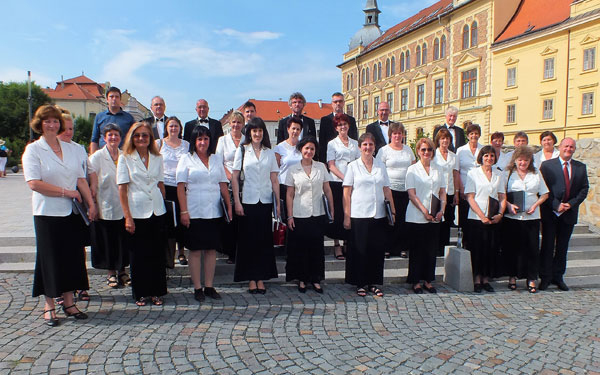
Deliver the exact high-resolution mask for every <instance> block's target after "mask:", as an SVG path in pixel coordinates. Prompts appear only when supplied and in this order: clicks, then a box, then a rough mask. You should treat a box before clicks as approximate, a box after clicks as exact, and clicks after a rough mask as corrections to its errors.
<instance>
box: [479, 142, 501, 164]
mask: <svg viewBox="0 0 600 375" xmlns="http://www.w3.org/2000/svg"><path fill="white" fill-rule="evenodd" d="M485 154H492V155H494V161H497V160H496V150H494V148H493V147H492V146H490V145H485V146H483V147H482V148H481V150H479V154H477V164H479V165H483V155H485Z"/></svg>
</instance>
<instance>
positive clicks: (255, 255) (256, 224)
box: [231, 117, 281, 294]
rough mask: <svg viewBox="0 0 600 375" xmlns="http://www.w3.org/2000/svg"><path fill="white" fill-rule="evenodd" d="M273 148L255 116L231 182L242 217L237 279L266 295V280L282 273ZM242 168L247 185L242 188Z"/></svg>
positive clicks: (250, 288)
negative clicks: (277, 242)
mask: <svg viewBox="0 0 600 375" xmlns="http://www.w3.org/2000/svg"><path fill="white" fill-rule="evenodd" d="M270 147H271V142H270V141H269V133H268V132H267V127H266V126H265V123H264V122H263V120H262V119H261V118H259V117H255V118H253V119H252V120H250V121H249V122H248V125H247V127H246V138H245V139H244V141H243V142H242V144H241V145H240V147H239V148H238V149H237V151H236V153H235V161H234V162H233V176H232V178H231V184H232V187H233V199H234V201H235V212H236V214H237V215H238V216H240V218H239V219H240V224H239V225H240V227H239V237H238V238H239V239H240V240H239V244H238V248H237V254H236V259H235V271H234V276H233V280H234V281H248V292H249V293H251V294H256V293H260V294H265V293H266V292H267V289H266V288H265V284H264V282H263V280H269V279H272V278H276V277H277V276H278V274H277V265H276V263H275V251H274V249H273V233H272V230H271V226H272V222H271V215H272V212H273V205H275V210H276V213H277V216H278V217H279V214H280V212H281V211H280V209H281V208H280V207H279V181H278V179H277V175H278V174H279V168H278V167H277V159H276V158H275V153H274V152H273V151H272V150H271V149H270ZM241 171H243V181H242V184H243V185H242V187H241V189H240V172H241ZM240 192H241V197H240ZM273 196H275V202H273Z"/></svg>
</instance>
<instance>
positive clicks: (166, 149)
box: [156, 139, 190, 186]
mask: <svg viewBox="0 0 600 375" xmlns="http://www.w3.org/2000/svg"><path fill="white" fill-rule="evenodd" d="M161 144H162V146H161ZM156 146H157V147H159V151H160V154H161V155H162V157H163V163H164V175H165V185H167V186H177V181H176V179H175V173H176V171H177V164H178V163H179V159H181V157H182V156H183V155H185V154H189V151H190V143H189V142H188V141H186V140H184V139H182V140H181V144H180V145H179V147H177V148H173V147H171V146H169V145H168V144H167V142H165V141H164V140H157V141H156Z"/></svg>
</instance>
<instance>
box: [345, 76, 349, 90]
mask: <svg viewBox="0 0 600 375" xmlns="http://www.w3.org/2000/svg"><path fill="white" fill-rule="evenodd" d="M349 90H350V74H346V91H349Z"/></svg>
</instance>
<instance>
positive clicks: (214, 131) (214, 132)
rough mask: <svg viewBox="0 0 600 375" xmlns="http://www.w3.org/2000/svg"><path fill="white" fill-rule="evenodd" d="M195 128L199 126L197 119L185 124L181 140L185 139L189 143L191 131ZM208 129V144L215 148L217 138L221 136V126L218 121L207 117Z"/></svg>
mask: <svg viewBox="0 0 600 375" xmlns="http://www.w3.org/2000/svg"><path fill="white" fill-rule="evenodd" d="M196 126H200V123H199V122H198V119H197V118H196V119H194V120H191V121H188V122H186V123H185V127H184V128H183V139H185V140H186V141H188V142H191V140H190V138H191V137H192V131H194V129H195V128H196ZM202 126H203V125H202ZM208 129H209V130H210V144H211V145H212V146H213V147H215V148H216V147H217V141H218V140H219V137H221V136H222V135H223V126H222V125H221V122H220V121H217V120H215V119H213V118H210V117H209V118H208Z"/></svg>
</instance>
